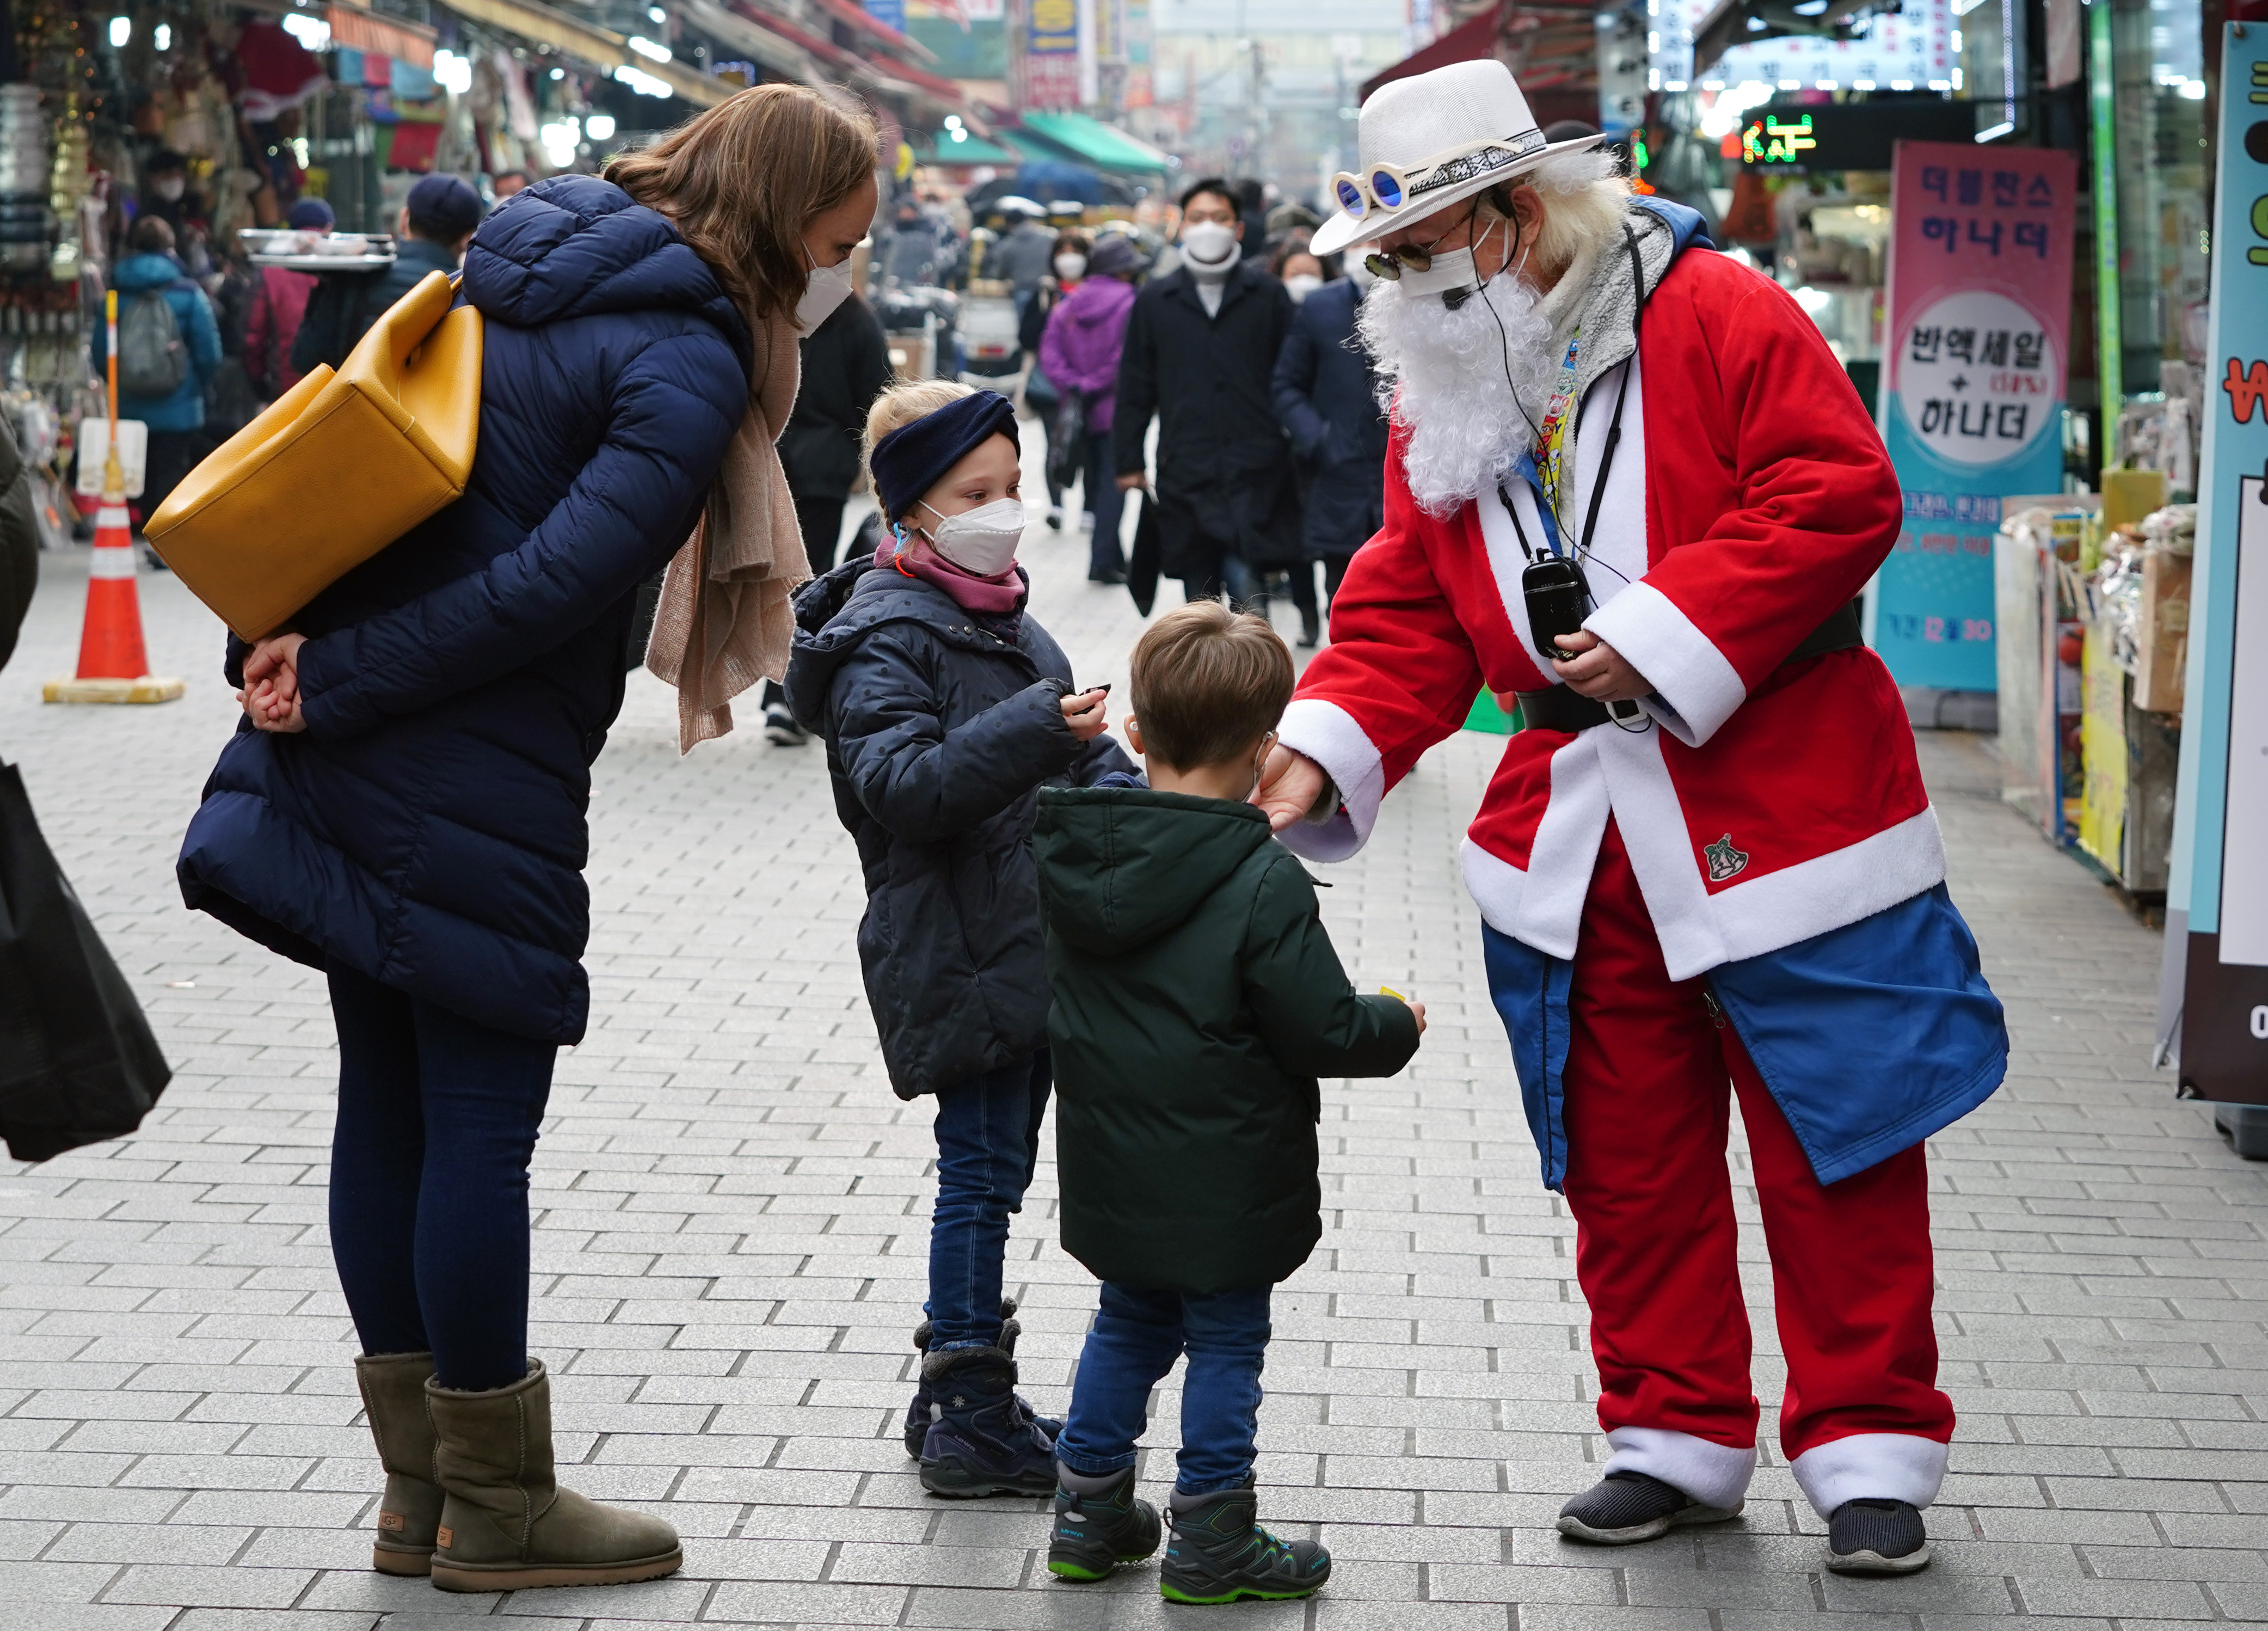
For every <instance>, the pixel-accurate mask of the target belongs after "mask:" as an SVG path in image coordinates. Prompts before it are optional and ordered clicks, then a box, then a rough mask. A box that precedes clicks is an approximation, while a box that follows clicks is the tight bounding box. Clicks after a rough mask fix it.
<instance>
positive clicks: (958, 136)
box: [952, 125, 968, 142]
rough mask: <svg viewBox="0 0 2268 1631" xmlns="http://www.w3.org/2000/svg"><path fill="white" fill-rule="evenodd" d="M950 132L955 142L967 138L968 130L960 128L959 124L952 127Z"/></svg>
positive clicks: (963, 140)
mask: <svg viewBox="0 0 2268 1631" xmlns="http://www.w3.org/2000/svg"><path fill="white" fill-rule="evenodd" d="M952 134H953V139H954V141H956V142H965V141H967V140H968V131H966V130H964V129H961V127H960V126H959V125H955V126H954V127H953V132H952Z"/></svg>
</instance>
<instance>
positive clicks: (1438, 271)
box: [1399, 221, 1528, 297]
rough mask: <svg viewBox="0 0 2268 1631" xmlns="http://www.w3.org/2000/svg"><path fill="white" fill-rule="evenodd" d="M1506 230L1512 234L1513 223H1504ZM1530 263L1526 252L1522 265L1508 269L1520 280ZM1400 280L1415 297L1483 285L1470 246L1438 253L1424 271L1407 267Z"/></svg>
mask: <svg viewBox="0 0 2268 1631" xmlns="http://www.w3.org/2000/svg"><path fill="white" fill-rule="evenodd" d="M1504 228H1505V231H1506V232H1510V231H1511V230H1512V223H1511V222H1509V221H1506V222H1505V223H1504ZM1527 264H1528V256H1527V255H1526V254H1525V253H1524V252H1523V253H1522V254H1521V257H1520V265H1519V266H1514V267H1512V268H1509V270H1510V271H1511V273H1512V276H1513V278H1514V279H1515V280H1517V279H1518V278H1519V277H1520V274H1521V268H1523V267H1525V266H1526V265H1527ZM1499 275H1501V274H1499ZM1399 281H1400V283H1401V284H1402V290H1403V293H1405V294H1408V295H1410V296H1413V297H1415V296H1418V295H1426V294H1452V293H1454V292H1456V291H1457V290H1460V289H1478V288H1479V287H1480V284H1481V277H1480V268H1479V267H1478V266H1477V265H1476V263H1475V262H1474V260H1473V252H1472V250H1471V249H1470V248H1469V247H1468V248H1463V249H1447V250H1441V251H1438V252H1436V253H1435V255H1434V256H1433V264H1432V265H1431V266H1429V267H1427V268H1426V269H1425V270H1424V271H1422V272H1420V271H1416V270H1413V269H1410V268H1409V267H1407V266H1405V267H1403V269H1402V277H1401V278H1400V280H1399Z"/></svg>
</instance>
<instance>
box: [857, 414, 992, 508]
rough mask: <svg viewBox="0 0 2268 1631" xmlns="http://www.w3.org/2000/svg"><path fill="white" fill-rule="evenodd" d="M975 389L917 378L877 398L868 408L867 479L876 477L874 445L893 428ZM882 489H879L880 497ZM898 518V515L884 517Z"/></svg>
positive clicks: (925, 416)
mask: <svg viewBox="0 0 2268 1631" xmlns="http://www.w3.org/2000/svg"><path fill="white" fill-rule="evenodd" d="M974 395H976V387H974V386H968V385H963V384H961V381H960V380H914V381H913V382H912V383H910V384H908V385H894V386H892V387H890V388H889V389H887V390H886V391H884V392H883V393H882V394H881V395H880V396H877V397H876V398H875V399H874V405H873V407H871V408H869V409H867V410H866V452H865V459H866V481H867V483H868V484H869V485H870V486H871V485H872V484H873V480H874V462H873V461H874V444H875V443H876V442H879V441H880V440H881V439H882V438H884V437H885V436H887V435H888V434H889V433H890V432H892V431H895V430H902V429H903V428H904V427H905V426H907V425H909V424H912V423H913V422H914V421H915V420H917V419H926V418H928V417H929V416H930V415H932V414H933V413H935V412H936V411H937V410H939V409H940V408H942V407H944V406H945V405H946V403H947V402H959V401H960V400H961V398H962V397H964V396H974ZM876 494H877V496H879V495H880V489H879V488H877V489H876ZM884 519H885V520H893V521H895V520H897V519H898V518H897V517H896V516H895V515H891V516H887V517H885V518H884Z"/></svg>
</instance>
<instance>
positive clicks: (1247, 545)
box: [1112, 263, 1305, 587]
mask: <svg viewBox="0 0 2268 1631" xmlns="http://www.w3.org/2000/svg"><path fill="white" fill-rule="evenodd" d="M1291 327H1292V297H1291V296H1290V295H1288V294H1286V293H1285V292H1284V286H1283V285H1282V284H1279V283H1278V282H1277V281H1276V280H1275V279H1274V278H1272V277H1269V276H1268V273H1267V271H1266V269H1263V268H1262V267H1259V266H1255V265H1252V264H1250V263H1244V264H1241V265H1238V266H1237V267H1235V268H1234V269H1232V270H1231V271H1230V272H1229V274H1228V278H1227V281H1226V284H1225V286H1224V287H1223V289H1222V291H1221V301H1220V310H1219V314H1218V315H1217V316H1207V315H1206V314H1205V308H1204V301H1203V299H1200V298H1199V296H1198V294H1197V287H1196V280H1195V278H1194V277H1193V276H1192V275H1191V273H1190V272H1189V269H1188V268H1187V267H1182V268H1181V269H1177V270H1175V271H1174V272H1172V273H1169V274H1168V275H1167V276H1166V277H1160V278H1159V279H1157V280H1156V281H1155V282H1153V283H1151V284H1147V285H1145V287H1144V288H1143V290H1142V292H1141V293H1140V295H1139V296H1138V298H1137V299H1136V300H1135V302H1134V310H1133V314H1132V316H1131V318H1130V320H1129V321H1128V323H1127V325H1126V343H1125V350H1124V353H1123V358H1122V360H1121V362H1120V364H1119V369H1118V395H1117V403H1116V409H1115V412H1114V418H1113V422H1112V432H1113V435H1114V437H1115V438H1116V462H1117V470H1118V474H1120V475H1122V476H1133V475H1138V474H1140V473H1141V472H1142V469H1143V465H1144V460H1143V446H1142V444H1143V440H1144V438H1145V436H1146V435H1147V434H1148V432H1149V428H1150V421H1151V419H1152V417H1156V419H1157V420H1158V474H1157V483H1156V487H1157V496H1158V526H1159V532H1158V542H1159V557H1160V571H1161V572H1164V574H1165V575H1166V576H1167V577H1169V578H1179V579H1182V580H1183V581H1184V582H1195V583H1197V584H1199V585H1200V587H1204V586H1205V585H1206V584H1207V583H1208V582H1209V581H1212V580H1217V579H1219V575H1220V572H1221V569H1222V563H1223V561H1224V559H1225V558H1226V557H1234V558H1236V559H1238V560H1241V561H1242V562H1243V563H1244V565H1246V566H1248V567H1250V568H1251V569H1253V570H1254V571H1256V572H1266V571H1273V570H1277V569H1279V568H1282V567H1286V566H1292V565H1298V564H1299V562H1300V560H1301V559H1302V558H1303V550H1304V547H1305V546H1304V542H1303V540H1302V536H1301V534H1302V527H1301V523H1300V498H1299V483H1298V478H1297V476H1296V473H1295V472H1294V470H1293V468H1292V447H1291V444H1290V443H1289V442H1288V441H1286V440H1285V437H1284V432H1283V429H1282V427H1281V426H1279V425H1278V424H1277V421H1276V407H1275V402H1274V401H1273V399H1272V397H1271V396H1270V380H1271V379H1272V378H1273V376H1274V373H1275V369H1276V357H1277V353H1278V352H1279V351H1282V350H1283V346H1284V337H1285V335H1286V334H1288V333H1289V332H1290V330H1291Z"/></svg>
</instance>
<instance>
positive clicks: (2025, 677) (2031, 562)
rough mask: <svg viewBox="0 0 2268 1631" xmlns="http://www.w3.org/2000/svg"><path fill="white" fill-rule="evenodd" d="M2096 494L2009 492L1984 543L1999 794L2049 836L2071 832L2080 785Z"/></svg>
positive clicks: (2065, 837) (2061, 840) (2066, 837)
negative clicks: (2018, 495)
mask: <svg viewBox="0 0 2268 1631" xmlns="http://www.w3.org/2000/svg"><path fill="white" fill-rule="evenodd" d="M2101 503H2102V501H2101V500H2100V499H2098V498H2095V497H2094V496H2093V495H2091V494H2080V495H2076V496H2073V497H2070V498H2044V499H2042V500H2039V501H2038V502H2036V503H2032V504H2024V503H2022V502H2021V501H2018V502H2012V503H2011V504H2010V505H2009V506H2008V507H2007V511H2006V513H2005V519H2004V520H2002V521H2001V523H2000V532H1999V537H1998V538H1997V539H1996V540H1995V541H1994V545H1993V551H1992V583H1993V603H1994V606H1993V626H1994V631H1995V633H1996V634H1997V636H1998V639H1997V641H1996V642H1995V649H1996V652H1997V654H1998V658H1999V716H2000V723H1999V730H2000V796H2001V797H2002V798H2003V799H2005V800H2007V801H2008V802H2009V803H2010V804H2013V805H2014V806H2015V807H2016V808H2018V809H2020V810H2021V811H2023V813H2024V814H2025V815H2027V816H2029V817H2031V819H2032V820H2033V821H2034V822H2036V823H2038V825H2039V828H2040V830H2041V831H2043V832H2044V833H2045V834H2046V835H2047V836H2048V838H2051V840H2053V841H2054V842H2055V843H2057V844H2068V843H2070V842H2071V841H2072V838H2073V833H2074V831H2075V829H2076V823H2077V817H2078V807H2079V800H2080V795H2081V793H2082V792H2083V791H2084V787H2085V779H2084V777H2083V775H2082V773H2081V770H2080V705H2081V702H2082V700H2083V697H2084V693H2083V692H2082V690H2081V689H2080V655H2081V652H2082V649H2083V646H2084V638H2083V636H2082V633H2081V625H2080V618H2079V608H2080V602H2081V598H2082V574H2083V572H2084V571H2085V567H2084V565H2082V561H2083V557H2084V554H2085V551H2086V548H2087V541H2088V536H2089V535H2090V534H2091V533H2092V531H2093V529H2094V528H2095V517H2096V516H2097V514H2098V513H2100V506H2101Z"/></svg>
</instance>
